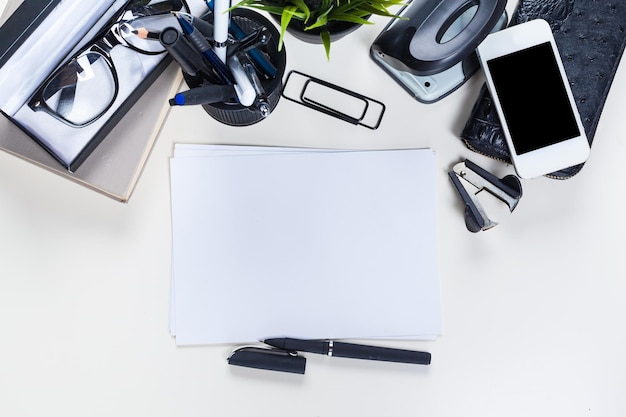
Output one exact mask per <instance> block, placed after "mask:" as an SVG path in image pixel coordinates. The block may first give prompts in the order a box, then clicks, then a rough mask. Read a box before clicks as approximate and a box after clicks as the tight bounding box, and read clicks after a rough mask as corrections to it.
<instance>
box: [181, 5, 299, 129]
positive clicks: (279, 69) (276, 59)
mask: <svg viewBox="0 0 626 417" xmlns="http://www.w3.org/2000/svg"><path fill="white" fill-rule="evenodd" d="M202 19H204V20H206V21H209V22H210V21H212V13H208V14H207V15H205V16H203V17H202ZM231 19H232V20H233V21H234V22H236V23H237V24H238V25H239V26H240V27H241V29H242V30H243V31H244V32H245V33H246V34H249V33H251V32H253V31H255V30H257V29H259V28H261V27H263V26H265V27H266V28H267V29H268V30H269V32H270V33H271V35H272V36H271V39H270V40H269V42H268V43H267V44H265V45H262V46H259V47H258V48H256V50H258V51H259V52H261V54H263V55H264V56H265V58H266V59H268V60H269V62H271V63H272V64H273V65H274V67H275V68H276V76H275V77H273V78H270V79H265V78H264V77H259V78H260V79H261V86H262V87H263V90H264V91H265V94H266V95H267V101H268V104H269V107H270V114H271V111H273V110H274V108H275V107H276V105H277V104H278V101H279V99H280V96H281V92H282V78H283V74H284V73H285V66H286V63H287V54H286V52H285V47H284V45H283V47H282V48H281V50H280V51H279V50H278V39H279V35H280V33H279V32H278V30H277V29H276V27H275V26H274V25H273V24H272V23H271V22H270V21H269V20H268V19H266V18H265V17H263V16H262V15H260V14H259V13H257V12H254V11H252V10H248V9H244V8H239V9H234V10H233V11H232V12H231ZM183 77H184V79H185V82H186V83H187V85H188V86H189V87H190V88H193V87H197V86H198V81H197V80H194V78H192V77H190V76H188V75H187V74H185V73H184V72H183ZM202 107H203V108H204V110H205V111H206V112H207V113H208V114H209V115H211V117H213V118H214V119H215V120H217V121H219V122H221V123H224V124H227V125H230V126H249V125H252V124H255V123H257V122H260V121H261V120H263V119H265V117H266V116H263V115H262V114H261V112H260V111H258V110H256V109H254V108H252V107H246V106H242V105H241V104H239V103H238V102H237V101H236V100H235V99H233V100H230V101H227V102H223V103H213V104H204V105H202Z"/></svg>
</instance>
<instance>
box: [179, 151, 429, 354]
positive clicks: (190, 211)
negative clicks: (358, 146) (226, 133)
mask: <svg viewBox="0 0 626 417" xmlns="http://www.w3.org/2000/svg"><path fill="white" fill-rule="evenodd" d="M170 166H171V198H172V227H173V230H172V236H173V245H172V305H171V312H170V313H171V321H170V331H171V333H172V335H174V336H175V337H176V343H177V344H178V345H198V344H212V343H248V342H255V341H258V340H262V339H265V338H269V337H280V336H289V337H297V338H335V339H338V338H432V337H435V336H438V335H440V334H441V306H440V290H439V280H438V261H437V219H436V198H435V197H436V178H435V175H436V156H435V154H434V152H433V151H432V150H430V149H409V150H384V151H342V150H340V151H334V150H313V149H296V148H267V147H251V146H241V147H238V146H219V145H177V146H176V150H175V154H174V157H173V158H172V159H171V165H170Z"/></svg>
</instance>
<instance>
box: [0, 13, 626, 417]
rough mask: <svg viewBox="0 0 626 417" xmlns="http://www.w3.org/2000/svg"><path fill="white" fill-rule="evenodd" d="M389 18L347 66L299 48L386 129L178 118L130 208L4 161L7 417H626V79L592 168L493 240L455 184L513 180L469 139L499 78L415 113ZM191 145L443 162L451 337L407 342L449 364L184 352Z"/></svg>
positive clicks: (225, 350)
mask: <svg viewBox="0 0 626 417" xmlns="http://www.w3.org/2000/svg"><path fill="white" fill-rule="evenodd" d="M511 8H512V6H511ZM375 21H376V22H378V23H377V24H376V25H372V26H368V27H363V28H361V29H359V30H358V31H357V32H355V33H353V34H352V35H351V36H350V37H348V38H345V39H343V40H340V41H339V42H337V43H335V44H334V45H333V47H332V57H331V62H330V63H327V62H326V60H325V57H324V54H323V51H322V47H321V46H320V45H308V44H304V43H301V42H300V41H296V40H295V39H293V38H290V37H288V38H287V41H286V47H287V53H288V69H296V70H300V71H303V72H306V73H309V74H311V75H314V76H317V77H319V78H322V79H325V80H327V81H330V82H334V83H336V84H339V85H341V86H343V87H346V88H349V89H352V90H354V91H357V92H360V93H363V94H365V95H368V96H370V97H372V98H377V99H380V100H382V101H383V102H384V103H385V104H386V105H387V111H386V113H385V116H384V118H383V122H382V125H381V126H380V128H379V129H378V130H375V131H370V130H368V129H366V128H363V127H356V126H352V125H350V124H348V123H345V122H343V121H339V120H336V119H333V118H330V117H328V116H326V115H323V114H321V113H317V112H315V111H313V110H310V109H307V108H304V107H302V106H299V105H297V104H294V103H291V102H288V101H287V100H281V102H280V103H279V105H278V107H277V109H276V110H275V112H274V113H273V114H272V115H271V116H270V117H269V119H267V120H265V121H263V122H261V123H259V124H257V125H255V126H252V127H246V128H233V127H228V126H224V125H221V124H219V123H217V122H215V121H214V120H213V119H211V118H210V117H209V116H208V115H206V114H205V113H204V112H203V110H202V109H201V108H199V107H197V108H175V109H172V111H171V113H170V116H169V118H168V121H167V123H166V125H165V127H164V129H163V131H162V133H161V135H160V138H159V140H158V142H157V144H156V146H155V148H154V151H153V153H152V156H151V158H150V161H149V162H148V164H147V166H146V168H145V171H144V173H143V176H142V178H141V179H140V181H139V184H138V186H137V188H136V191H135V193H134V195H133V197H132V198H131V200H130V202H129V203H128V204H122V203H118V202H115V201H113V200H110V199H108V198H106V197H103V196H101V195H99V194H97V193H95V192H93V191H90V190H88V189H86V188H83V187H81V186H79V185H76V184H74V183H72V182H70V181H67V180H65V179H62V178H60V177H57V176H55V175H53V174H50V173H49V172H46V171H44V170H42V169H40V168H37V167H35V166H33V165H30V164H28V163H25V162H23V161H22V160H19V159H18V158H15V157H13V156H10V155H7V154H4V153H3V154H0V219H1V220H0V230H1V236H0V262H1V266H2V274H1V275H0V328H1V329H2V333H3V336H2V343H1V346H2V347H1V348H0V415H1V416H7V417H17V416H49V417H51V416H63V417H70V416H81V417H84V416H90V417H95V416H106V417H111V416H149V417H157V416H187V417H190V416H216V417H217V416H233V417H238V416H246V417H249V416H258V417H261V416H273V417H274V416H298V417H321V416H323V417H329V416H360V417H369V416H372V417H373V416H377V417H378V416H464V417H501V416H509V417H514V416H515V417H516V416H569V417H576V416H585V417H586V416H602V417H623V416H624V415H626V397H625V396H624V388H625V387H626V355H625V353H624V352H626V330H625V329H626V327H625V325H624V320H625V319H626V263H625V262H624V253H623V252H624V245H623V243H622V242H623V237H624V234H625V233H626V215H625V213H624V206H625V203H626V197H625V194H624V192H623V181H624V173H623V172H621V168H620V167H621V166H623V161H624V156H625V155H626V134H625V133H624V129H623V120H624V119H623V118H624V112H623V107H622V103H621V101H622V100H623V98H624V97H626V67H625V66H624V65H622V66H621V67H620V69H619V71H618V74H617V76H616V78H615V80H614V83H613V86H612V89H611V92H610V95H609V98H608V100H607V102H606V106H605V108H604V112H603V115H602V118H601V120H600V124H599V127H598V130H597V132H596V135H595V140H594V144H593V149H592V154H591V158H590V159H589V161H588V162H587V164H586V165H585V167H584V169H583V170H582V172H581V173H580V174H578V175H577V176H575V177H574V178H572V179H570V180H567V181H557V180H551V179H547V178H538V179H535V180H530V181H529V180H525V181H523V187H524V196H523V198H522V201H521V202H520V204H519V206H518V208H517V209H516V210H515V212H514V213H513V214H512V215H510V216H508V217H506V218H504V219H502V221H501V223H500V225H498V226H497V227H495V228H494V229H492V230H489V231H487V232H482V233H478V234H473V233H470V232H468V231H467V230H466V228H465V225H464V222H463V212H462V207H461V205H460V199H459V196H458V195H457V193H456V191H455V190H454V189H453V187H452V185H451V184H450V181H449V179H448V177H447V171H448V170H449V169H450V168H451V166H452V165H453V164H454V163H456V162H458V161H460V160H461V159H463V158H470V159H472V160H473V161H474V162H476V163H478V164H479V165H482V166H483V167H485V168H487V169H489V170H492V171H493V172H495V173H496V174H497V175H499V176H503V175H505V174H507V173H511V172H513V171H512V168H511V167H510V166H505V165H504V164H502V163H499V162H496V161H492V160H490V159H488V158H486V157H482V156H479V155H477V154H475V153H473V152H471V151H470V150H468V149H467V148H466V147H465V146H464V145H463V143H462V142H461V140H460V139H459V132H460V131H461V128H462V126H463V124H464V123H465V121H466V120H467V117H468V114H469V111H470V108H471V106H472V104H473V103H474V101H475V98H476V96H477V94H478V90H479V88H480V85H481V84H482V80H481V76H480V75H477V76H475V77H474V78H472V79H471V80H470V82H468V83H467V84H466V85H464V86H463V87H462V88H461V89H460V90H458V91H457V92H455V93H454V94H453V95H451V96H449V97H447V98H445V99H443V100H442V101H440V102H437V103H434V104H428V105H427V104H422V103H419V102H417V101H415V100H414V99H413V98H411V97H410V96H409V95H408V94H407V93H405V92H404V90H402V89H401V88H400V87H399V86H398V85H397V84H396V83H395V82H394V81H393V80H392V79H391V78H390V77H389V76H387V75H386V74H385V73H384V72H383V71H382V70H381V69H380V68H379V67H378V66H377V65H376V64H375V63H374V62H373V61H371V59H370V58H369V55H368V49H369V46H370V45H371V43H372V41H373V40H374V38H375V37H376V36H377V34H378V33H379V32H380V31H381V30H382V29H383V27H384V24H385V22H384V21H381V20H377V19H376V20H375ZM177 142H186V143H228V144H259V145H281V146H311V147H336V148H363V149H384V148H403V147H431V148H433V149H435V150H436V151H437V154H438V170H439V174H438V175H439V184H438V186H439V192H438V201H437V207H438V213H439V219H438V225H437V227H438V233H439V251H440V277H441V285H442V303H443V323H444V330H443V336H442V337H441V338H439V339H438V340H436V341H428V342H424V341H414V342H406V341H396V342H390V343H388V345H392V346H397V347H401V348H408V349H424V350H428V351H430V352H432V355H433V362H432V365H431V366H428V367H416V366H411V365H402V364H390V363H382V362H369V361H359V360H349V359H340V358H327V357H322V356H319V355H313V354H308V355H307V358H308V364H307V371H306V374H305V375H303V376H302V375H292V374H283V373H278V372H269V371H267V372H266V371H259V370H253V369H245V368H238V367H234V366H229V365H227V363H226V358H227V356H228V355H229V353H230V351H231V350H232V348H233V347H234V346H226V345H219V346H210V347H209V346H206V347H204V346H203V347H194V348H177V347H176V346H175V342H174V340H173V339H172V338H170V336H169V334H168V327H167V323H168V300H169V283H170V244H171V229H170V194H169V170H168V158H169V157H170V156H171V155H172V149H173V144H174V143H177ZM233 308H236V306H233ZM285 314H289V312H285Z"/></svg>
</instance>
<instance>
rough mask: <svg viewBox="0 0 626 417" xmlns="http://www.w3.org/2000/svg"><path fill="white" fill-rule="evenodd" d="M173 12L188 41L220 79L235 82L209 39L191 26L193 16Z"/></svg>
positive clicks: (226, 82)
mask: <svg viewBox="0 0 626 417" xmlns="http://www.w3.org/2000/svg"><path fill="white" fill-rule="evenodd" d="M174 14H175V15H176V17H177V18H178V21H179V23H180V27H181V28H182V29H183V33H184V34H185V36H186V37H187V39H189V41H190V42H191V43H192V44H193V45H194V46H195V47H196V48H197V49H198V51H199V52H200V53H201V54H202V55H203V56H204V57H205V58H206V59H207V61H209V63H210V64H211V65H212V66H213V68H214V69H215V72H216V73H217V75H218V76H219V77H220V79H221V81H222V82H223V83H224V84H226V85H233V84H235V80H234V79H233V76H232V74H231V73H230V70H229V69H228V67H227V66H226V64H225V63H224V62H222V60H221V59H219V57H218V56H217V55H216V54H215V51H213V49H212V48H211V45H210V44H209V41H207V40H206V39H205V38H204V36H202V34H200V32H199V31H197V30H196V28H195V27H194V26H193V16H191V15H188V14H185V13H174Z"/></svg>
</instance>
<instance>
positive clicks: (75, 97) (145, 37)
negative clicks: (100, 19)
mask: <svg viewBox="0 0 626 417" xmlns="http://www.w3.org/2000/svg"><path fill="white" fill-rule="evenodd" d="M153 3H154V2H153ZM156 3H164V2H162V1H161V2H156ZM151 13H158V14H154V15H152V14H151ZM176 25H178V21H177V19H176V17H175V16H174V15H172V14H171V13H168V12H164V11H162V10H160V9H158V8H151V6H150V5H147V6H144V7H141V8H140V9H137V10H135V11H127V12H126V13H124V15H123V17H122V21H121V22H120V25H119V31H118V35H119V36H121V38H122V39H123V40H124V41H125V42H126V43H127V45H128V46H130V47H131V48H133V49H135V50H137V51H140V52H144V53H149V54H154V53H160V52H164V51H165V49H164V48H163V46H162V45H161V42H159V40H158V35H159V34H160V33H161V31H162V30H163V29H165V28H167V27H171V26H173V27H176ZM125 64H126V65H125V66H129V67H132V65H130V63H129V61H128V59H127V60H126V62H125ZM111 65H112V64H111V63H110V61H109V60H108V59H107V57H105V56H104V55H102V54H101V53H99V52H96V51H93V50H92V51H89V52H86V53H84V54H82V55H80V56H78V57H77V58H75V59H73V60H72V61H70V62H69V63H68V64H66V65H65V66H63V67H62V68H61V69H60V70H59V72H58V73H57V74H56V75H55V76H54V77H53V78H52V79H50V80H49V82H48V83H47V84H46V86H45V87H44V90H43V94H42V96H43V97H42V100H43V103H44V104H45V106H46V107H47V108H48V109H50V110H51V111H52V112H54V113H56V114H57V115H58V116H59V117H61V118H62V119H64V120H65V121H67V122H69V123H70V124H73V125H76V126H82V125H86V124H88V123H90V122H92V121H93V120H95V119H97V118H98V117H100V115H102V114H103V113H104V112H105V111H106V110H107V109H108V108H109V106H110V105H111V103H112V102H113V101H114V100H115V95H116V90H117V80H116V76H115V71H114V69H113V67H112V66H111Z"/></svg>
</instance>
